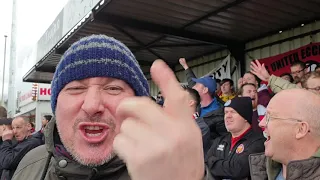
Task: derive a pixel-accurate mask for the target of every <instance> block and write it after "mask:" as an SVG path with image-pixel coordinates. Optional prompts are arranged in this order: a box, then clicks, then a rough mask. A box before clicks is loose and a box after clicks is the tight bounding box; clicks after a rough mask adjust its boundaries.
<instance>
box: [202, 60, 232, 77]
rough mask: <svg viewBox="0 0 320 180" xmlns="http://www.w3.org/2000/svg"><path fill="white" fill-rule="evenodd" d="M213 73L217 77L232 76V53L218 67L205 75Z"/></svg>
mask: <svg viewBox="0 0 320 180" xmlns="http://www.w3.org/2000/svg"><path fill="white" fill-rule="evenodd" d="M209 75H212V76H213V77H214V78H215V79H224V78H229V79H230V78H231V70H230V54H229V55H228V56H227V57H226V58H225V59H224V60H223V61H222V62H221V63H220V64H219V65H218V67H217V68H215V69H214V70H212V71H210V72H209V73H207V74H206V75H205V76H209Z"/></svg>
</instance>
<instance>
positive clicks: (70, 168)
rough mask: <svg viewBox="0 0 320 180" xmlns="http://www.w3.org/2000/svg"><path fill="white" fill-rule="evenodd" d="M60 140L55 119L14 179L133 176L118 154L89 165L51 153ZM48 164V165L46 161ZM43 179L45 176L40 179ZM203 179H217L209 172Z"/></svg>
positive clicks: (117, 179) (124, 178)
mask: <svg viewBox="0 0 320 180" xmlns="http://www.w3.org/2000/svg"><path fill="white" fill-rule="evenodd" d="M58 140H59V135H58V133H57V129H56V124H55V119H52V120H51V121H50V122H49V123H48V125H47V127H46V130H45V141H46V142H45V145H42V146H39V147H37V148H35V149H33V150H31V151H30V152H29V153H28V154H27V155H26V156H25V157H24V158H23V159H22V161H21V162H20V164H19V166H18V168H17V170H16V172H15V174H14V175H13V180H22V179H23V180H40V179H41V177H42V175H44V176H45V180H60V179H61V180H130V179H131V178H130V176H129V174H128V171H127V168H126V165H125V164H124V163H123V162H122V161H121V160H120V159H119V158H118V157H115V158H113V159H112V160H111V161H110V162H108V163H106V164H104V165H102V166H100V167H87V166H83V165H80V164H79V163H77V162H76V161H74V160H70V159H68V158H66V157H64V156H57V155H52V154H53V152H54V144H55V143H56V142H57V141H58ZM47 163H48V166H47V167H46V164H47ZM41 180H42V179H41ZM204 180H214V179H213V178H212V177H211V175H210V173H208V174H207V175H206V177H205V178H204Z"/></svg>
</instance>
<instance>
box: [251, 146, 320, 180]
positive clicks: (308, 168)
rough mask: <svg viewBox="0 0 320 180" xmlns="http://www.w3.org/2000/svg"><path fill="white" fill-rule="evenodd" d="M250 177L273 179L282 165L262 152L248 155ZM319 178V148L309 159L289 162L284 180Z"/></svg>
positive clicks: (258, 179) (262, 179) (263, 179)
mask: <svg viewBox="0 0 320 180" xmlns="http://www.w3.org/2000/svg"><path fill="white" fill-rule="evenodd" d="M249 163H250V172H251V178H252V179H254V180H275V179H276V177H277V175H278V174H279V172H280V171H281V168H282V165H281V164H280V163H278V162H275V161H273V160H271V159H270V158H268V157H266V156H265V155H264V153H260V154H253V155H250V157H249ZM311 179H312V180H313V179H320V149H319V150H318V151H317V152H316V153H315V154H314V155H313V156H312V157H310V158H309V159H304V160H297V161H291V162H289V164H288V166H287V177H286V180H311Z"/></svg>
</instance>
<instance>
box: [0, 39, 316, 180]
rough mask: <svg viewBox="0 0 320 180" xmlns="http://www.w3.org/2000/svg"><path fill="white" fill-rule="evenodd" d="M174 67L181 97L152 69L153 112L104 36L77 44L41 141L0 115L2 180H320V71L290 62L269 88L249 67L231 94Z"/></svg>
mask: <svg viewBox="0 0 320 180" xmlns="http://www.w3.org/2000/svg"><path fill="white" fill-rule="evenodd" d="M179 62H180V64H181V65H182V66H183V68H184V69H185V72H186V77H187V81H188V85H187V86H183V87H182V88H181V87H180V86H179V83H178V82H177V81H176V80H175V79H174V74H173V72H172V71H171V70H170V68H168V66H166V65H165V63H163V62H162V61H156V62H155V64H154V65H153V67H152V68H151V74H152V77H153V80H154V81H155V82H156V84H157V85H159V87H160V89H161V92H159V93H158V96H157V99H156V103H154V102H152V101H150V100H149V99H147V98H145V99H143V98H132V97H133V96H148V84H147V81H146V78H145V77H144V75H143V73H142V71H141V69H140V67H139V65H137V61H136V60H135V58H134V56H133V54H132V53H131V51H130V50H129V49H128V48H127V47H126V46H125V45H123V44H122V43H121V42H119V41H117V40H115V39H113V38H110V37H107V36H104V35H92V36H89V37H85V38H82V39H81V40H79V41H77V42H75V43H74V44H73V45H72V46H71V47H70V48H69V49H68V50H67V51H66V53H65V54H64V55H63V57H62V59H61V61H60V63H59V64H58V66H57V69H56V72H55V75H54V79H53V81H52V97H51V106H52V112H53V114H54V116H44V117H43V120H42V128H41V130H40V131H38V132H33V131H34V130H32V129H33V128H32V124H31V122H30V121H29V119H27V118H25V117H22V116H19V117H16V118H14V119H10V118H7V114H6V110H5V109H4V108H3V107H1V108H0V115H1V121H0V124H1V125H0V136H1V144H0V170H1V173H2V175H1V180H9V179H16V180H19V179H30V180H31V179H32V180H35V179H41V180H43V179H47V180H55V179H79V180H82V179H83V180H103V179H116V180H120V179H121V180H130V179H139V180H144V179H146V180H147V179H153V180H160V179H175V180H185V179H205V180H230V179H232V180H245V179H247V180H248V179H253V180H265V179H270V180H284V179H286V180H296V179H303V180H307V179H319V177H320V149H319V147H320V121H319V117H320V111H319V108H320V67H319V66H317V68H316V69H315V70H314V71H313V72H310V70H309V69H310V68H308V67H307V66H306V65H305V64H304V63H302V62H300V61H299V62H295V63H294V64H292V65H291V68H290V69H291V72H288V73H286V74H283V75H281V76H280V77H277V76H274V75H270V74H269V73H268V71H267V70H266V68H265V67H264V65H263V64H260V62H259V61H255V62H251V70H250V71H249V72H247V73H245V74H244V75H243V77H241V78H240V79H239V80H238V82H237V87H238V88H237V90H236V87H235V85H236V84H235V83H234V82H233V80H231V79H222V80H218V79H214V78H213V77H211V76H205V77H201V78H196V76H195V75H194V73H193V71H192V69H190V68H189V67H188V65H187V62H186V60H185V59H184V58H181V59H180V60H179ZM124 99H127V100H124ZM159 105H160V106H161V107H162V108H159ZM191 117H192V119H191ZM200 131H201V134H200ZM200 135H202V143H200V142H201V137H200ZM43 144H44V145H43ZM201 145H202V146H201Z"/></svg>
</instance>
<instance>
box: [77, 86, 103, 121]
mask: <svg viewBox="0 0 320 180" xmlns="http://www.w3.org/2000/svg"><path fill="white" fill-rule="evenodd" d="M102 98H103V97H102V95H101V90H100V88H89V89H88V91H87V93H86V96H85V99H84V101H83V104H82V106H81V108H82V110H83V111H85V112H86V113H87V114H88V115H90V116H93V115H95V114H97V113H102V112H103V110H104V106H103V99H102Z"/></svg>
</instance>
